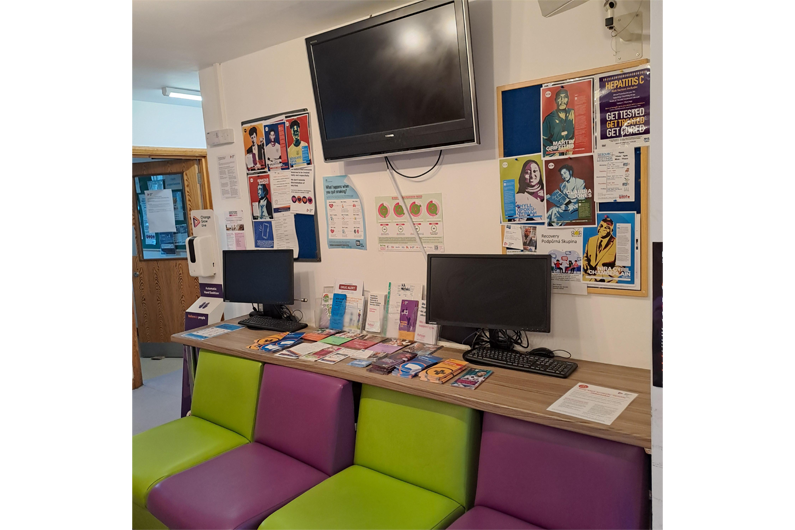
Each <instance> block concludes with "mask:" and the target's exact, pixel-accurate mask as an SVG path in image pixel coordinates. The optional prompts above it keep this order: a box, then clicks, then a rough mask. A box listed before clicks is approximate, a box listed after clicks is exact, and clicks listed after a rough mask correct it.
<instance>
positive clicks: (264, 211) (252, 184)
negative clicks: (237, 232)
mask: <svg viewBox="0 0 795 530" xmlns="http://www.w3.org/2000/svg"><path fill="white" fill-rule="evenodd" d="M248 196H249V198H250V199H251V218H252V219H253V220H254V221H262V220H265V219H273V203H272V198H273V196H272V195H271V183H270V176H269V175H267V174H265V175H251V176H249V177H248Z"/></svg>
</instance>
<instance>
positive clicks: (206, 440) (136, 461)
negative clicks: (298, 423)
mask: <svg viewBox="0 0 795 530" xmlns="http://www.w3.org/2000/svg"><path fill="white" fill-rule="evenodd" d="M245 443H248V440H247V439H245V438H243V437H242V436H240V435H239V434H237V433H234V432H232V431H229V430H227V429H224V428H223V427H219V426H218V425H215V424H214V423H210V422H209V421H205V420H203V419H201V418H197V417H195V416H188V417H186V418H180V419H178V420H174V421H172V422H169V423H166V424H164V425H160V426H159V427H155V428H154V429H149V430H148V431H145V432H142V433H140V434H136V435H135V436H133V503H135V504H137V505H138V506H141V507H144V508H145V507H146V497H147V495H148V494H149V490H150V489H151V488H152V486H154V485H155V484H157V483H158V482H160V481H161V480H163V479H164V478H167V477H170V476H171V475H174V474H176V473H179V472H180V471H184V470H185V469H188V468H189V467H192V466H195V465H196V464H200V463H202V462H204V461H205V460H209V459H210V458H212V457H214V456H217V455H219V454H221V453H224V452H226V451H229V450H230V449H234V448H235V447H238V446H240V445H243V444H245Z"/></svg>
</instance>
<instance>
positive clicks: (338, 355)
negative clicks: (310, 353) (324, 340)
mask: <svg viewBox="0 0 795 530" xmlns="http://www.w3.org/2000/svg"><path fill="white" fill-rule="evenodd" d="M342 350H343V348H339V349H338V350H337V351H336V352H334V353H330V354H328V355H326V356H325V357H322V358H320V359H318V362H321V363H326V364H336V363H338V362H340V361H342V360H343V359H347V358H348V356H347V355H345V354H344V353H342Z"/></svg>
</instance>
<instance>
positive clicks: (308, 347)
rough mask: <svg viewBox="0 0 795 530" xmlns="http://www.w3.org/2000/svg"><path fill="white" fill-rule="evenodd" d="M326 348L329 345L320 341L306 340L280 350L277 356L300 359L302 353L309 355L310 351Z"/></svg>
mask: <svg viewBox="0 0 795 530" xmlns="http://www.w3.org/2000/svg"><path fill="white" fill-rule="evenodd" d="M326 348H328V345H326V344H321V343H319V342H304V343H303V344H299V345H297V346H293V347H292V348H290V349H289V350H284V351H280V352H279V353H277V354H276V357H283V358H285V359H298V358H299V357H301V356H302V355H309V354H310V353H315V352H316V351H320V350H324V349H326Z"/></svg>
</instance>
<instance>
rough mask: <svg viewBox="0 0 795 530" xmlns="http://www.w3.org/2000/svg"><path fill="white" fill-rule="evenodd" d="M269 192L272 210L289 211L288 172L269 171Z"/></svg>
mask: <svg viewBox="0 0 795 530" xmlns="http://www.w3.org/2000/svg"><path fill="white" fill-rule="evenodd" d="M269 175H270V184H271V194H272V199H273V212H274V213H280V212H289V211H290V204H291V201H290V172H289V171H281V170H277V171H271V172H270V174H269Z"/></svg>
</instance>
